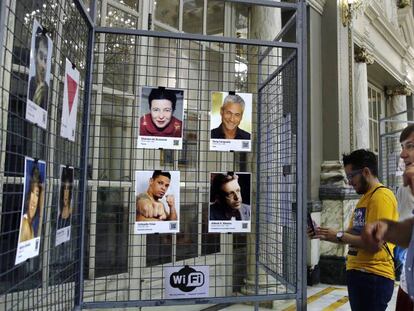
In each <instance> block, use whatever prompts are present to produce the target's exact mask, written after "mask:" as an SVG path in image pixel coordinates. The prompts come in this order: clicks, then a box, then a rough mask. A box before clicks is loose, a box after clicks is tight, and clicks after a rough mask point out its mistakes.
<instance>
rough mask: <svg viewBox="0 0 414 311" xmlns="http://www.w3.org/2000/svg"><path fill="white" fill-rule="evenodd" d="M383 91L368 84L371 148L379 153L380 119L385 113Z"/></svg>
mask: <svg viewBox="0 0 414 311" xmlns="http://www.w3.org/2000/svg"><path fill="white" fill-rule="evenodd" d="M383 99H384V95H383V92H382V91H381V90H380V89H378V88H376V87H375V86H373V85H372V84H369V85H368V109H369V149H370V150H371V151H372V152H375V153H378V150H379V119H380V118H381V116H382V115H383V114H384V107H383V104H384V100H383Z"/></svg>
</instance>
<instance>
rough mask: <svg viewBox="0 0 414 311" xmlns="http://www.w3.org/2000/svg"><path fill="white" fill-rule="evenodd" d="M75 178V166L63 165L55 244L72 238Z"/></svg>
mask: <svg viewBox="0 0 414 311" xmlns="http://www.w3.org/2000/svg"><path fill="white" fill-rule="evenodd" d="M73 180H74V168H73V167H72V166H66V165H61V166H60V183H59V197H58V210H57V218H56V242H55V246H57V245H59V244H62V243H64V242H66V241H69V240H70V230H71V220H72V212H73V203H74V202H73Z"/></svg>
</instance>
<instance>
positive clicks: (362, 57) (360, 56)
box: [354, 47, 374, 65]
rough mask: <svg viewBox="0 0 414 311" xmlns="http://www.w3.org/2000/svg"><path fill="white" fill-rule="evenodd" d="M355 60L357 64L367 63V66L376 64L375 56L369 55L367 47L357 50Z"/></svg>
mask: <svg viewBox="0 0 414 311" xmlns="http://www.w3.org/2000/svg"><path fill="white" fill-rule="evenodd" d="M354 59H355V61H356V62H357V63H366V64H367V65H372V64H373V63H374V56H373V55H372V54H371V53H369V52H368V51H367V49H366V48H365V47H356V48H355V57H354Z"/></svg>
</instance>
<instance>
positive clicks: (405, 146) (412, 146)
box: [401, 142, 414, 151]
mask: <svg viewBox="0 0 414 311" xmlns="http://www.w3.org/2000/svg"><path fill="white" fill-rule="evenodd" d="M401 149H402V150H406V151H412V150H414V143H413V142H407V143H405V144H401Z"/></svg>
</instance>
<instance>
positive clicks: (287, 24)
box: [259, 12, 297, 62]
mask: <svg viewBox="0 0 414 311" xmlns="http://www.w3.org/2000/svg"><path fill="white" fill-rule="evenodd" d="M296 16H297V12H295V14H293V15H292V17H291V18H290V19H289V21H288V22H287V23H286V25H285V26H283V28H282V29H281V30H280V32H279V33H278V34H277V35H276V37H275V38H274V39H273V41H279V40H280V39H281V38H282V36H283V35H284V34H285V33H286V32H287V31H288V30H290V28H291V27H292V24H293V23H294V21H296ZM271 50H272V48H271V47H267V48H266V50H264V52H263V54H262V55H260V58H259V62H262V61H263V60H264V59H265V57H266V56H267V55H269V53H270V51H271Z"/></svg>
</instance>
